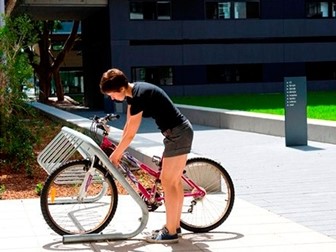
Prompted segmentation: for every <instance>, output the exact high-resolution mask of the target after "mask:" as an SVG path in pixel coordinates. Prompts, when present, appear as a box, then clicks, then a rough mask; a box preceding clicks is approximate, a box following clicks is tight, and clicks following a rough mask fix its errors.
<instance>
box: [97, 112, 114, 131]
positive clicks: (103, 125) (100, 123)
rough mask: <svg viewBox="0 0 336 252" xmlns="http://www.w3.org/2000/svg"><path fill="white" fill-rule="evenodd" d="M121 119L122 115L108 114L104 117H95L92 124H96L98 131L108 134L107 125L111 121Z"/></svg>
mask: <svg viewBox="0 0 336 252" xmlns="http://www.w3.org/2000/svg"><path fill="white" fill-rule="evenodd" d="M119 118H120V115H117V114H107V115H106V116H103V117H98V116H94V117H93V118H92V123H93V124H95V125H96V127H97V128H98V129H101V130H103V131H106V132H108V128H109V126H108V125H107V123H108V122H109V121H113V120H117V119H119Z"/></svg>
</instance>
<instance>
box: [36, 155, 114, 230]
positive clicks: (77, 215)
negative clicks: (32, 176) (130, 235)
mask: <svg viewBox="0 0 336 252" xmlns="http://www.w3.org/2000/svg"><path fill="white" fill-rule="evenodd" d="M94 167H95V168H96V170H95V174H94V176H93V179H92V182H91V184H90V186H89V189H88V191H87V194H86V195H85V198H84V200H83V201H81V202H79V201H78V200H77V196H78V192H79V188H80V185H81V184H82V181H83V179H84V176H85V173H86V170H87V169H88V168H90V162H89V161H88V160H73V161H69V162H67V163H65V164H63V165H62V166H60V167H59V168H58V169H56V170H55V171H54V172H52V173H51V174H50V175H49V176H48V178H47V180H46V182H45V184H44V186H43V188H42V191H41V197H40V206H41V211H42V215H43V218H44V219H45V221H46V222H47V224H48V225H49V227H50V228H51V229H52V230H54V231H55V232H56V233H57V234H59V235H66V234H89V233H99V232H100V231H102V230H103V229H104V228H105V227H106V226H107V225H108V224H109V223H110V221H111V220H112V218H113V216H114V214H115V212H116V209H117V204H118V191H117V187H116V184H115V181H114V179H113V177H112V176H111V174H110V173H109V172H108V171H107V170H106V169H105V168H104V167H102V166H101V165H98V164H95V165H94ZM103 188H104V189H103ZM105 189H106V192H105V191H103V190H105ZM99 193H101V194H99ZM99 196H101V197H99Z"/></svg>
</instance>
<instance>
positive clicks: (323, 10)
mask: <svg viewBox="0 0 336 252" xmlns="http://www.w3.org/2000/svg"><path fill="white" fill-rule="evenodd" d="M335 6H336V1H326V0H325V1H315V0H314V1H308V0H307V1H306V17H307V18H330V17H336V10H335Z"/></svg>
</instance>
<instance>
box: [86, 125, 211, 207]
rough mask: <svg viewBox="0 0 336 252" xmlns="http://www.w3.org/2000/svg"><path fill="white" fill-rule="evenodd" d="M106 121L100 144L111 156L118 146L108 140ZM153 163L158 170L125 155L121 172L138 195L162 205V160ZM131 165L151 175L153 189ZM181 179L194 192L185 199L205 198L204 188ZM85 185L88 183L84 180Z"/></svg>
mask: <svg viewBox="0 0 336 252" xmlns="http://www.w3.org/2000/svg"><path fill="white" fill-rule="evenodd" d="M105 123H106V121H103V123H102V124H101V126H102V127H98V128H100V129H102V130H103V138H102V141H101V143H100V148H101V149H102V150H103V151H104V152H105V153H106V154H107V155H108V156H109V155H110V154H111V153H112V152H113V150H114V149H115V148H116V145H115V144H114V143H113V142H112V141H111V140H110V139H109V138H108V132H109V127H108V126H107V125H106V124H105ZM152 160H153V162H154V163H155V164H156V165H157V166H158V170H155V169H153V168H151V167H150V166H148V165H146V164H145V163H142V162H140V161H139V160H137V159H136V158H135V157H133V156H132V155H130V154H129V153H128V152H125V153H124V154H123V157H122V160H121V161H120V164H119V168H120V170H121V171H122V172H123V173H124V174H125V175H126V176H127V177H128V178H129V179H130V181H132V183H133V184H134V185H135V186H136V188H137V190H138V193H139V194H140V195H141V196H142V197H143V199H145V200H147V201H148V202H150V203H157V204H162V201H163V200H164V196H161V195H160V194H159V195H158V194H157V192H158V185H159V184H160V176H161V164H162V162H161V158H160V157H157V156H153V158H152ZM130 164H131V165H132V166H134V167H137V168H139V169H141V170H142V171H144V172H145V173H146V174H149V175H150V176H152V177H153V178H154V179H155V182H154V184H153V186H152V188H145V187H144V186H143V185H142V184H141V182H140V181H139V180H138V179H137V178H136V176H135V175H134V174H133V172H132V171H131V169H130ZM181 179H182V180H183V181H184V182H185V184H186V185H188V186H189V187H190V188H191V189H192V190H191V191H190V192H184V197H194V198H196V199H199V198H202V197H204V196H205V194H206V192H205V190H204V189H203V188H201V187H200V186H198V185H197V184H196V183H194V182H193V181H192V180H191V179H189V178H188V177H187V176H186V175H185V174H182V177H181ZM84 183H86V181H85V180H84Z"/></svg>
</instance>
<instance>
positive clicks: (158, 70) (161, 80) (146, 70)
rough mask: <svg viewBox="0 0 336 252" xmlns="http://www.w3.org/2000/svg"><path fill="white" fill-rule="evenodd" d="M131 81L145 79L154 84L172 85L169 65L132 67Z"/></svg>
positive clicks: (171, 71) (171, 73)
mask: <svg viewBox="0 0 336 252" xmlns="http://www.w3.org/2000/svg"><path fill="white" fill-rule="evenodd" d="M132 81H145V82H149V83H152V84H155V85H161V86H165V85H173V70H172V68H171V67H133V68H132Z"/></svg>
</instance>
